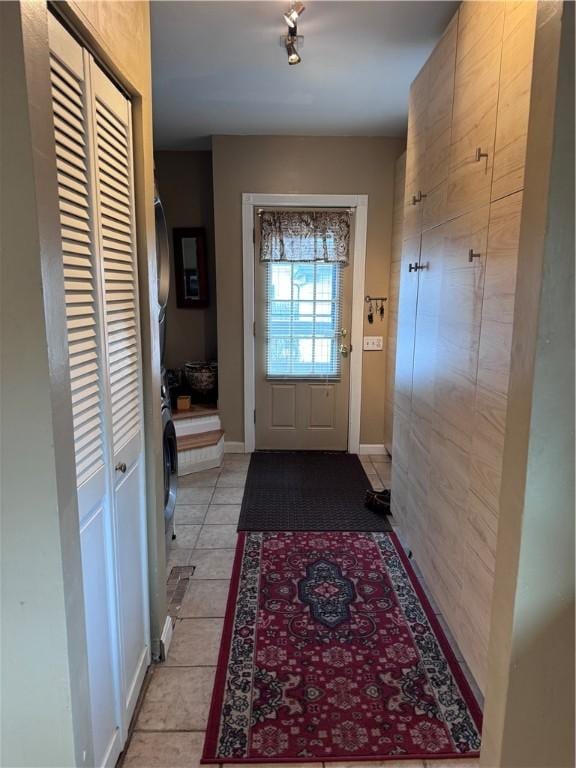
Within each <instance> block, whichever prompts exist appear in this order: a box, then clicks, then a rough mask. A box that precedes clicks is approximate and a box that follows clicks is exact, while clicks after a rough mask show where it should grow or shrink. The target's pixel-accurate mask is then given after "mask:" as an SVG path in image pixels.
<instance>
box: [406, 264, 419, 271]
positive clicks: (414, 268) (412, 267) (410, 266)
mask: <svg viewBox="0 0 576 768" xmlns="http://www.w3.org/2000/svg"><path fill="white" fill-rule="evenodd" d="M408 272H418V264H408Z"/></svg>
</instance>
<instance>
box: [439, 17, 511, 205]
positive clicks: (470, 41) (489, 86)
mask: <svg viewBox="0 0 576 768" xmlns="http://www.w3.org/2000/svg"><path fill="white" fill-rule="evenodd" d="M504 8H505V3H503V2H466V3H463V4H462V5H461V7H460V13H459V21H458V46H457V54H456V77H455V86H454V109H453V118H452V139H451V147H450V172H449V178H448V189H447V200H446V212H447V216H448V217H449V218H453V217H456V216H459V215H460V214H462V213H464V212H466V211H469V210H472V209H473V208H476V207H478V206H481V205H484V204H486V203H487V202H488V201H489V200H490V192H491V182H492V167H493V163H494V139H495V134H496V112H497V107H498V88H499V80H500V59H501V51H502V30H503V26H504ZM477 150H480V152H481V153H482V154H486V155H487V157H480V158H479V159H477V156H476V152H477Z"/></svg>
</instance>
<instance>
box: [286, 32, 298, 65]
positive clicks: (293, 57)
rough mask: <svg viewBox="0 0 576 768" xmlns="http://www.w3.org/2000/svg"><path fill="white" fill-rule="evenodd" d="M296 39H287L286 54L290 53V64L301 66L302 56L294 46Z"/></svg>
mask: <svg viewBox="0 0 576 768" xmlns="http://www.w3.org/2000/svg"><path fill="white" fill-rule="evenodd" d="M295 40H296V38H291V37H287V38H286V52H287V53H288V64H290V65H292V64H300V62H301V61H302V59H301V58H300V54H299V53H298V51H297V50H296V46H295V44H294V41H295Z"/></svg>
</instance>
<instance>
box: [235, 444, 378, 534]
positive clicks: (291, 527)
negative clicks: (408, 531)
mask: <svg viewBox="0 0 576 768" xmlns="http://www.w3.org/2000/svg"><path fill="white" fill-rule="evenodd" d="M370 487H371V485H370V481H369V480H368V478H367V476H366V473H365V472H364V469H363V467H362V464H361V463H360V461H359V459H358V457H357V456H355V455H353V454H348V453H319V452H317V451H310V452H307V451H297V452H289V451H261V452H257V453H253V454H252V458H251V460H250V467H249V468H248V477H247V478H246V486H245V488H244V497H243V499H242V509H241V512H240V521H239V523H238V530H239V531H391V530H392V527H391V525H390V523H389V521H388V519H387V518H386V517H384V516H381V515H378V514H376V513H374V512H371V511H370V510H369V509H366V507H365V506H364V497H365V495H366V491H367V490H368V489H369V488H370Z"/></svg>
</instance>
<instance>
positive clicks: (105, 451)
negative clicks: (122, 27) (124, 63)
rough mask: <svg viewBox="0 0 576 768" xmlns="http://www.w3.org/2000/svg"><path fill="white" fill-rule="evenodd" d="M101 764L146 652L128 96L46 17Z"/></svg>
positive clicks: (117, 740) (109, 753)
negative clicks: (47, 20)
mask: <svg viewBox="0 0 576 768" xmlns="http://www.w3.org/2000/svg"><path fill="white" fill-rule="evenodd" d="M49 41H50V81H51V94H52V106H53V114H54V141H55V150H56V166H57V177H58V203H59V212H60V233H61V245H62V250H61V258H62V266H63V276H64V293H65V301H66V320H67V329H68V333H67V339H66V340H65V342H64V343H67V345H68V352H69V364H70V389H71V398H72V415H73V428H74V448H75V459H76V481H77V493H78V510H79V516H80V544H81V555H82V581H83V584H82V586H83V593H84V610H85V617H86V638H87V650H88V671H89V688H90V705H91V716H92V735H93V742H94V764H95V765H97V766H114V765H115V764H116V761H117V759H118V755H119V754H120V751H121V749H122V747H123V745H124V743H125V740H126V736H127V730H128V725H129V722H130V718H131V716H132V713H133V711H134V707H135V705H136V700H137V697H138V694H139V691H140V687H141V683H142V680H143V677H144V674H145V671H146V668H147V666H148V664H149V661H150V650H149V619H148V611H149V608H148V580H147V554H146V553H147V539H146V536H147V531H146V515H145V503H144V502H145V498H144V456H143V428H142V381H141V379H142V369H141V354H140V331H139V317H138V290H137V265H136V247H135V216H134V192H133V172H132V136H131V105H130V101H129V100H128V99H127V98H126V96H125V95H124V94H123V93H122V92H121V91H120V90H119V89H118V88H117V87H116V85H115V84H114V83H113V82H112V81H111V80H110V79H109V78H108V76H107V75H106V74H105V73H104V72H103V71H102V70H101V69H100V68H99V66H98V65H97V63H96V62H95V60H94V59H93V58H92V57H91V56H90V54H89V53H88V52H87V51H86V50H85V49H84V48H82V47H81V46H80V45H79V44H78V43H77V42H76V41H75V40H74V39H73V38H72V36H71V35H70V34H68V32H67V31H66V30H65V29H64V28H63V27H62V26H61V25H60V24H59V23H58V22H57V21H56V19H55V18H54V17H52V16H51V15H49Z"/></svg>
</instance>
